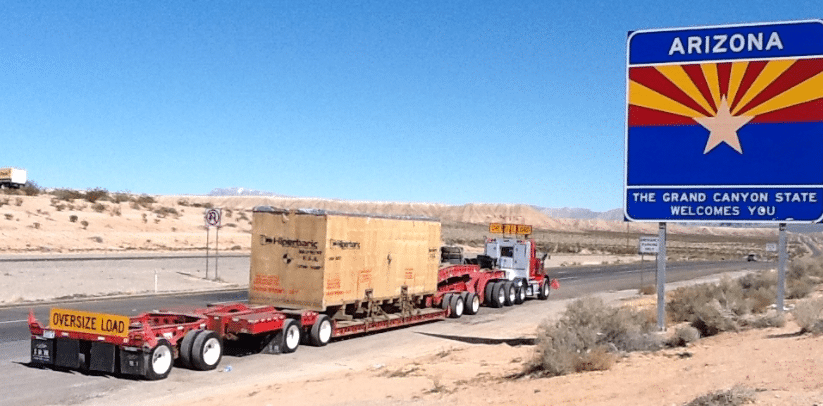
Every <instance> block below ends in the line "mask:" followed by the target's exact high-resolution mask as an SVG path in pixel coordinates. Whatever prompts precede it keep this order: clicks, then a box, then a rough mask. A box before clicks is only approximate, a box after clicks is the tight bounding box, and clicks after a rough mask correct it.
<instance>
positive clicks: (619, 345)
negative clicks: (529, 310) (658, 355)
mask: <svg viewBox="0 0 823 406" xmlns="http://www.w3.org/2000/svg"><path fill="white" fill-rule="evenodd" d="M654 328H655V321H654V315H653V314H651V312H650V311H638V310H634V309H630V308H623V307H620V308H615V307H611V306H607V305H605V304H604V303H603V300H602V299H600V298H593V297H587V298H583V299H578V300H576V301H574V302H572V303H570V304H569V305H568V306H567V307H566V310H565V312H564V313H563V315H562V316H561V318H560V320H558V321H556V322H548V321H547V322H544V323H543V324H541V325H540V327H539V328H538V336H537V348H536V354H535V358H534V359H533V360H532V361H531V362H530V363H529V364H528V365H526V368H525V370H524V372H523V375H542V376H559V375H565V374H569V373H573V372H581V371H594V370H606V369H609V368H610V367H611V366H612V364H613V363H614V361H615V360H616V358H617V353H618V352H621V351H646V350H656V349H659V348H661V347H662V343H661V341H660V339H659V338H658V337H657V335H656V334H654V333H653V330H654Z"/></svg>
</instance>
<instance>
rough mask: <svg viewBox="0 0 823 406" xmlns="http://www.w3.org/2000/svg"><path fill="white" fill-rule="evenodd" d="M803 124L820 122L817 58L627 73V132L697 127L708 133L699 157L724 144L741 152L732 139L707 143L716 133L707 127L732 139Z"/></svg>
mask: <svg viewBox="0 0 823 406" xmlns="http://www.w3.org/2000/svg"><path fill="white" fill-rule="evenodd" d="M809 121H823V59H799V60H798V59H785V60H772V61H754V62H723V63H703V64H691V65H663V66H643V67H635V68H630V69H629V127H634V126H666V125H695V124H700V125H703V126H704V127H706V128H707V129H709V130H710V133H711V135H710V140H709V142H708V143H707V144H706V151H704V152H708V151H709V150H710V149H711V148H714V146H710V144H711V143H712V142H718V143H719V142H726V143H727V144H729V145H730V146H731V147H732V148H734V149H736V150H737V151H738V152H741V153H742V150H741V149H740V146H739V144H738V145H736V146H735V145H733V140H729V139H722V140H720V141H718V140H717V139H715V140H712V139H711V137H715V138H717V137H720V136H721V134H720V133H719V132H720V131H721V130H717V129H713V128H712V127H711V126H714V127H718V126H719V127H723V131H725V132H727V133H728V132H729V131H731V132H732V134H734V138H735V140H736V131H737V128H740V127H742V126H743V125H746V124H749V123H788V122H809ZM707 124H708V125H707ZM736 125H737V126H738V127H737V128H734V127H735V126H736ZM716 131H718V132H717V133H716ZM724 136H725V137H728V136H729V134H726V135H724ZM716 145H717V144H715V146H716Z"/></svg>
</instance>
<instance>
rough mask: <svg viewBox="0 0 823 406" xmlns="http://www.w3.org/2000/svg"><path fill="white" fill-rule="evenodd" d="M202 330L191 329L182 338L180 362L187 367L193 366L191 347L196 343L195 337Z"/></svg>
mask: <svg viewBox="0 0 823 406" xmlns="http://www.w3.org/2000/svg"><path fill="white" fill-rule="evenodd" d="M200 331H202V330H189V332H188V333H186V335H185V336H183V339H182V340H180V358H179V359H180V363H181V364H182V365H183V366H184V367H186V368H191V348H192V345H194V337H196V336H197V334H198V333H200Z"/></svg>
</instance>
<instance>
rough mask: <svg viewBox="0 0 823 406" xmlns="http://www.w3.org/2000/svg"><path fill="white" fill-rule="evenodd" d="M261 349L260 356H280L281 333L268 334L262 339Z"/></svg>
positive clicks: (281, 346) (281, 351)
mask: <svg viewBox="0 0 823 406" xmlns="http://www.w3.org/2000/svg"><path fill="white" fill-rule="evenodd" d="M263 344H264V345H263V349H262V350H261V351H260V353H261V354H282V353H283V352H284V351H283V331H278V332H276V333H274V334H269V335H267V336H266V337H264V338H263Z"/></svg>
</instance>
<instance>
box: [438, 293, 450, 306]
mask: <svg viewBox="0 0 823 406" xmlns="http://www.w3.org/2000/svg"><path fill="white" fill-rule="evenodd" d="M451 301H452V294H451V293H446V294H445V295H443V299H442V300H441V301H440V308H441V309H443V310H446V309H448V308H449V304H450V303H451Z"/></svg>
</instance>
